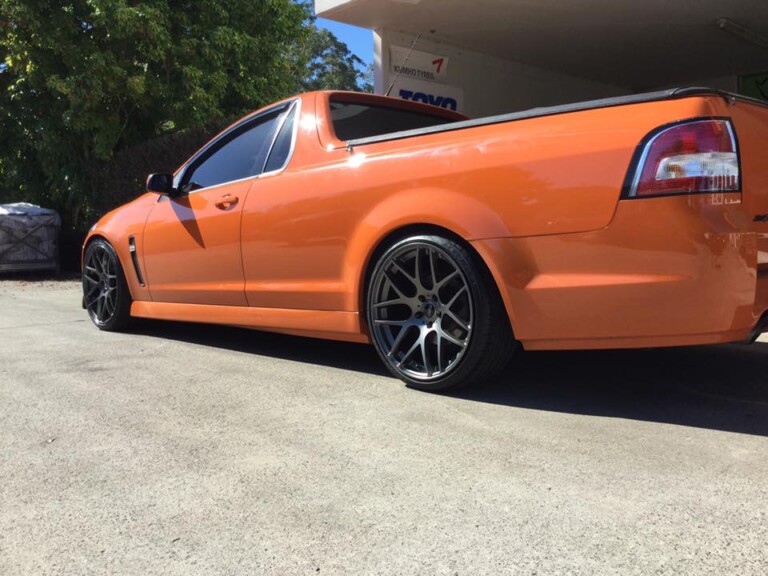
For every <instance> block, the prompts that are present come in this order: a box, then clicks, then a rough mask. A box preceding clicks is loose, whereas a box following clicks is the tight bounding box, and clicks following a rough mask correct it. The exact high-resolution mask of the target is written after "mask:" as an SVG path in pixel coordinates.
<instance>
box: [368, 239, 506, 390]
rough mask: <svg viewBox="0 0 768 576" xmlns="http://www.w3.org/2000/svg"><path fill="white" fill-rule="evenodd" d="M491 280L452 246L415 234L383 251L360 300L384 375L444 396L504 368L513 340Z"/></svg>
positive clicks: (467, 254) (442, 240)
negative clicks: (363, 299) (365, 297)
mask: <svg viewBox="0 0 768 576" xmlns="http://www.w3.org/2000/svg"><path fill="white" fill-rule="evenodd" d="M490 282H491V281H490V279H489V278H486V275H485V274H483V273H482V272H481V271H480V270H478V268H477V266H476V265H475V263H474V261H473V258H472V255H471V254H469V252H468V251H467V249H466V248H464V247H463V246H461V245H459V244H457V243H456V242H453V241H451V240H447V239H445V238H441V237H438V236H417V237H412V238H407V239H405V240H402V241H400V242H398V243H396V244H395V245H394V246H392V247H390V248H389V249H388V250H387V251H386V252H385V253H384V254H383V255H382V256H381V258H380V259H379V261H378V262H377V264H376V268H375V269H374V271H373V274H372V276H371V280H370V283H369V287H368V301H367V318H368V326H369V329H370V332H371V336H372V337H373V342H374V345H375V346H376V350H377V351H378V353H379V355H380V356H381V358H382V360H384V362H385V363H386V365H387V367H388V368H389V369H390V371H391V372H392V373H393V374H395V375H396V376H398V377H399V378H401V379H402V380H404V381H405V382H406V383H408V384H409V385H411V386H413V387H415V388H420V389H424V390H444V389H447V388H455V387H458V386H463V385H466V384H470V383H473V382H475V381H477V380H482V379H484V378H487V377H489V376H490V375H491V374H492V373H494V372H496V371H498V370H499V369H500V368H501V367H503V365H504V364H505V363H506V359H507V358H508V357H509V356H510V354H511V352H512V343H513V339H512V337H511V331H510V328H509V321H508V319H507V316H506V311H505V310H504V307H503V306H502V305H501V302H500V301H499V296H498V294H497V293H496V291H495V289H494V288H493V286H492V285H491V284H490Z"/></svg>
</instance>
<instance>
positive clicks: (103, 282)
mask: <svg viewBox="0 0 768 576" xmlns="http://www.w3.org/2000/svg"><path fill="white" fill-rule="evenodd" d="M83 303H84V304H85V309H86V310H87V311H88V316H90V317H91V320H92V321H93V323H94V324H96V326H97V327H98V328H99V329H100V330H106V331H118V330H122V329H123V328H125V327H126V326H127V325H128V324H129V323H130V320H131V294H130V292H129V291H128V285H127V284H126V282H125V275H124V274H123V268H122V266H120V260H119V259H118V257H117V254H116V253H115V249H114V248H113V247H112V245H111V244H109V242H107V241H106V240H101V239H97V240H94V241H93V242H91V243H90V244H89V245H88V248H86V250H85V257H84V258H83Z"/></svg>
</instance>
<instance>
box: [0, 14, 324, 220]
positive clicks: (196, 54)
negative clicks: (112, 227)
mask: <svg viewBox="0 0 768 576" xmlns="http://www.w3.org/2000/svg"><path fill="white" fill-rule="evenodd" d="M309 18H310V12H309V7H308V5H307V4H306V3H295V2H291V1H289V0H260V1H252V0H204V1H203V0H186V1H185V0H144V1H138V2H137V1H132V0H69V1H64V2H50V1H49V0H0V55H2V56H3V57H4V63H5V68H4V69H3V70H1V71H0V89H2V92H0V110H2V112H0V115H1V116H0V130H2V138H0V142H1V143H0V158H2V160H1V161H0V162H1V163H0V170H2V174H1V176H0V177H2V178H3V180H4V181H5V182H4V184H5V186H6V188H14V189H16V190H18V191H20V193H21V195H23V196H28V197H30V198H31V199H34V200H38V201H42V202H45V203H46V204H48V205H53V206H55V207H58V208H60V209H62V208H63V209H64V210H65V211H66V212H68V214H66V215H65V216H67V215H68V216H69V219H70V220H71V221H72V222H73V223H74V224H77V223H78V220H79V211H80V208H81V207H82V206H83V204H84V202H83V200H84V199H85V197H86V196H87V193H86V191H87V189H88V183H87V181H86V180H87V174H88V171H89V168H90V167H91V166H92V165H93V164H94V163H98V162H106V161H108V160H109V159H111V158H112V156H113V155H114V153H115V152H116V151H117V150H119V149H121V148H125V147H126V146H130V145H132V144H135V143H137V142H141V141H145V140H147V139H150V138H153V137H155V136H157V135H159V134H161V133H163V131H164V130H167V129H169V128H175V129H181V128H186V127H190V126H196V125H199V124H204V123H210V122H212V121H216V120H218V119H222V118H228V117H232V116H236V115H238V114H241V113H242V112H244V111H246V110H252V109H254V108H256V107H259V106H262V105H264V104H266V103H268V102H271V101H273V100H276V99H278V98H281V97H284V96H285V95H287V94H290V93H292V92H295V91H296V89H297V88H298V86H299V83H298V82H297V78H299V77H300V76H301V75H302V74H303V73H304V69H303V66H301V64H302V63H300V62H297V61H296V60H295V59H292V58H289V57H288V56H287V55H286V51H285V49H284V48H285V46H286V45H290V44H292V43H294V42H296V41H297V40H299V41H301V40H302V39H303V38H304V37H305V36H307V35H308V34H309V27H308V26H307V22H308V20H309ZM299 67H300V68H299Z"/></svg>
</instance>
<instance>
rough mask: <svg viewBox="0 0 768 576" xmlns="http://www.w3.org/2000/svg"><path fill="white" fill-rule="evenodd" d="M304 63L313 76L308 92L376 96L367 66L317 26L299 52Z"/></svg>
mask: <svg viewBox="0 0 768 576" xmlns="http://www.w3.org/2000/svg"><path fill="white" fill-rule="evenodd" d="M299 50H300V59H305V60H307V62H308V67H309V74H308V75H307V77H306V78H304V80H303V82H302V87H303V88H304V89H305V90H307V91H310V90H357V91H360V92H373V85H372V83H371V82H370V80H369V79H368V78H367V74H368V71H367V69H366V68H365V62H363V61H362V60H361V59H360V58H358V57H357V56H355V55H354V54H352V53H351V52H350V51H349V48H348V47H347V45H346V44H345V43H344V42H342V41H340V40H339V39H338V38H336V36H334V35H333V33H331V32H330V31H328V30H322V29H319V28H317V27H315V26H314V25H312V26H311V33H310V34H309V35H308V36H307V39H306V42H305V43H304V45H303V46H301V47H300V48H299Z"/></svg>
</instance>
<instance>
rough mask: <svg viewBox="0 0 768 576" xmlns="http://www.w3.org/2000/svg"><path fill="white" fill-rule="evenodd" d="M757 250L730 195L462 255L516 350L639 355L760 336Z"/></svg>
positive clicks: (635, 203)
mask: <svg viewBox="0 0 768 576" xmlns="http://www.w3.org/2000/svg"><path fill="white" fill-rule="evenodd" d="M765 238H768V235H761V234H759V233H757V232H755V231H754V230H753V224H752V222H751V218H749V215H748V214H746V212H745V211H744V209H743V207H742V204H741V196H740V195H739V194H730V195H723V194H709V195H701V196H692V197H676V198H675V197H670V198H657V199H643V200H625V201H622V202H619V204H618V207H617V212H616V215H615V217H614V220H613V222H612V223H611V225H610V226H609V227H607V228H605V229H603V230H599V231H596V232H590V233H585V234H569V235H559V236H539V237H528V238H505V239H492V240H482V241H477V242H473V245H474V246H475V247H476V249H477V250H478V252H479V253H480V254H481V256H482V257H483V258H484V259H485V261H486V263H487V264H488V266H489V268H490V269H491V271H492V273H493V275H494V277H495V279H496V281H497V284H498V286H499V287H500V289H501V290H500V291H501V293H502V297H503V299H504V302H505V305H506V307H507V312H508V314H509V316H510V322H511V323H512V326H513V328H514V330H515V335H516V337H517V338H518V339H519V340H520V341H521V342H522V343H523V346H524V347H525V348H526V349H529V350H554V349H590V348H642V347H662V346H683V345H693V344H714V343H724V342H735V341H745V340H749V339H750V338H756V337H757V336H758V335H759V331H762V330H765V329H767V328H768V327H767V326H766V324H765V323H764V322H763V319H764V318H765V314H766V311H767V310H768V268H767V269H766V270H765V271H763V270H762V268H763V265H760V266H758V253H760V254H761V255H762V250H764V249H765V247H764V244H763V242H764V239H765ZM760 260H763V258H760Z"/></svg>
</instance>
